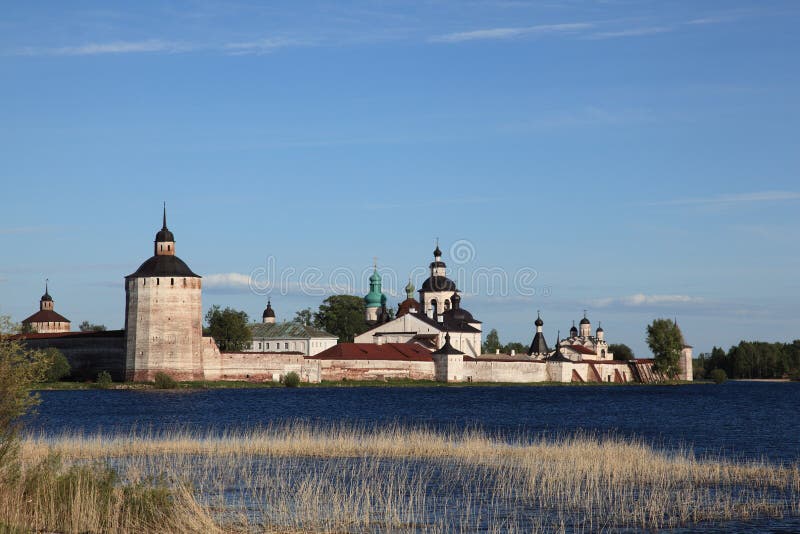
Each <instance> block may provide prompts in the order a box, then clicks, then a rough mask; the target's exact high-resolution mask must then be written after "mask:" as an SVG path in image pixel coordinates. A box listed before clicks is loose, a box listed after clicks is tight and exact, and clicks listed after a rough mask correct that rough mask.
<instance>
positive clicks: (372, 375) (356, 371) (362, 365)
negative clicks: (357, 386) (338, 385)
mask: <svg viewBox="0 0 800 534" xmlns="http://www.w3.org/2000/svg"><path fill="white" fill-rule="evenodd" d="M308 361H309V362H319V364H320V379H321V380H384V379H389V378H405V379H411V380H434V369H433V362H432V361H429V362H418V361H402V360H313V359H309V360H308Z"/></svg>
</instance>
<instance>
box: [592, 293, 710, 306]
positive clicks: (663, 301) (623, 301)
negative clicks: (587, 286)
mask: <svg viewBox="0 0 800 534" xmlns="http://www.w3.org/2000/svg"><path fill="white" fill-rule="evenodd" d="M702 302H704V300H703V299H702V298H700V297H692V296H690V295H646V294H644V293H635V294H633V295H628V296H624V297H609V298H603V299H597V300H595V301H594V302H592V304H593V305H594V306H597V307H598V308H606V307H608V306H613V305H617V306H626V307H639V306H667V305H674V304H700V303H702Z"/></svg>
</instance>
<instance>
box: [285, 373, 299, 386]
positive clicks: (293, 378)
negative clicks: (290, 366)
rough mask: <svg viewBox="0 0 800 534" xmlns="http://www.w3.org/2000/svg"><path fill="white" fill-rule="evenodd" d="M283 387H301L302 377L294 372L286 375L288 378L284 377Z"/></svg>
mask: <svg viewBox="0 0 800 534" xmlns="http://www.w3.org/2000/svg"><path fill="white" fill-rule="evenodd" d="M283 385H284V386H286V387H287V388H296V387H297V386H299V385H300V375H298V374H297V373H295V372H294V371H292V372H290V373H286V376H284V377H283Z"/></svg>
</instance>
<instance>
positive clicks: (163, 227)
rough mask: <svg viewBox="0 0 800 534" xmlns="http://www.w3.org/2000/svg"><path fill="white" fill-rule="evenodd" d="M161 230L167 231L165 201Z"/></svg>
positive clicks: (165, 202)
mask: <svg viewBox="0 0 800 534" xmlns="http://www.w3.org/2000/svg"><path fill="white" fill-rule="evenodd" d="M161 229H162V230H166V229H167V201H166V200H165V201H164V225H163V226H162V227H161Z"/></svg>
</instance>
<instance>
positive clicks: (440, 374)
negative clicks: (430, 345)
mask: <svg viewBox="0 0 800 534" xmlns="http://www.w3.org/2000/svg"><path fill="white" fill-rule="evenodd" d="M431 358H433V369H434V375H435V378H436V380H437V381H438V382H459V381H461V380H463V368H464V353H463V352H461V351H459V350H457V349H456V348H455V347H453V345H451V344H450V332H446V333H445V336H444V345H442V346H441V348H439V350H436V351H434V352H432V353H431Z"/></svg>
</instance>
